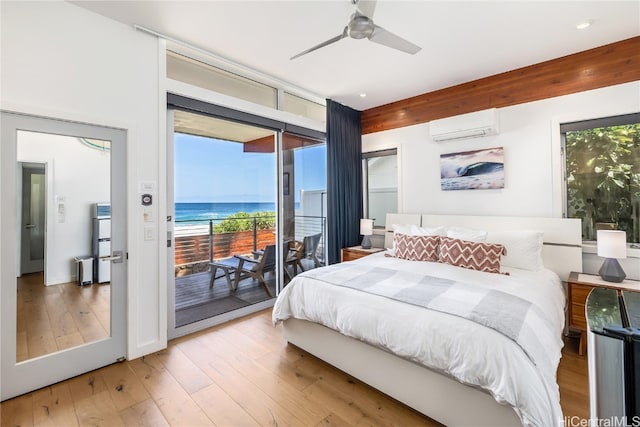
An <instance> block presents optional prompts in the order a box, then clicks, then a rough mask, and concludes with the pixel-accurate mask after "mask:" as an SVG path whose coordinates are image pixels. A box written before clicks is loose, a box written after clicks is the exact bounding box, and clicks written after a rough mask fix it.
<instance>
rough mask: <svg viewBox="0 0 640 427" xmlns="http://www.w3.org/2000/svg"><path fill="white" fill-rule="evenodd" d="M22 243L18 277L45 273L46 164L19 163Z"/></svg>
mask: <svg viewBox="0 0 640 427" xmlns="http://www.w3.org/2000/svg"><path fill="white" fill-rule="evenodd" d="M19 165H20V170H19V171H18V173H19V174H20V175H19V177H20V178H21V181H22V185H21V186H20V188H21V190H22V197H21V198H20V199H21V206H20V207H21V208H22V209H21V215H20V217H21V222H20V230H21V242H20V243H21V244H20V248H21V250H20V275H22V274H26V273H35V272H38V271H44V241H45V231H46V228H45V219H46V204H45V202H46V200H45V188H46V176H45V165H44V164H41V163H24V162H20V164H19Z"/></svg>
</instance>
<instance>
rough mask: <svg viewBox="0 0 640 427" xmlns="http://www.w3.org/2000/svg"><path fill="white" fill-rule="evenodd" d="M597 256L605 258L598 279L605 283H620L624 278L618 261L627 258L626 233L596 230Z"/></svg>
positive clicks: (624, 275)
mask: <svg viewBox="0 0 640 427" xmlns="http://www.w3.org/2000/svg"><path fill="white" fill-rule="evenodd" d="M597 239H598V256H601V257H603V258H605V260H604V262H603V263H602V267H600V271H598V274H600V277H602V280H605V281H607V282H617V283H619V282H622V281H623V280H624V279H625V277H627V276H626V274H624V270H623V269H622V267H621V266H620V263H619V262H618V259H623V258H626V257H627V233H626V232H624V231H621V230H598V235H597Z"/></svg>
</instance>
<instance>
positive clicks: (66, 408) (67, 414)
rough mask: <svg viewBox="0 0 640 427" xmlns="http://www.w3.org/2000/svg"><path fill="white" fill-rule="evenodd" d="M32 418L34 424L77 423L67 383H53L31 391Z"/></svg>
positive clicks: (67, 424) (71, 424) (70, 425)
mask: <svg viewBox="0 0 640 427" xmlns="http://www.w3.org/2000/svg"><path fill="white" fill-rule="evenodd" d="M33 418H34V425H36V426H42V427H45V426H47V427H48V426H51V427H53V426H68V427H73V426H77V425H79V423H78V417H77V416H76V410H75V406H74V404H73V398H72V397H71V390H70V389H69V385H68V384H65V383H62V384H54V385H52V386H50V387H45V388H43V389H40V390H37V391H35V392H33Z"/></svg>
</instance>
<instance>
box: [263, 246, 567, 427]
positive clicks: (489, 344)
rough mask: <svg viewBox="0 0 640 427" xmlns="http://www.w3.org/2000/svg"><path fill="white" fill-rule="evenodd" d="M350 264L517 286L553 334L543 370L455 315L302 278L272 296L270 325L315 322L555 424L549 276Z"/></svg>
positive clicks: (556, 295) (559, 308)
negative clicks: (535, 305)
mask: <svg viewBox="0 0 640 427" xmlns="http://www.w3.org/2000/svg"><path fill="white" fill-rule="evenodd" d="M352 263H362V264H365V263H366V264H371V265H375V266H379V267H384V268H396V269H401V270H404V271H410V272H415V273H417V274H429V275H431V276H436V277H447V278H450V279H454V280H458V281H461V282H465V283H468V284H477V285H478V286H483V287H487V286H488V287H490V288H493V289H501V288H502V289H504V287H509V289H511V290H512V289H517V294H519V295H521V296H523V297H525V298H527V299H532V300H534V301H538V302H539V305H540V306H541V307H543V310H544V311H545V316H546V317H547V318H548V319H549V321H550V324H551V325H552V326H551V327H552V328H553V329H554V330H555V334H554V336H555V337H557V339H556V340H555V341H554V342H552V343H550V344H549V347H550V348H547V349H546V350H547V352H548V357H549V359H550V360H551V363H550V366H547V367H546V368H545V367H544V366H536V365H534V363H533V362H532V361H531V360H530V359H529V357H528V356H527V355H526V353H525V352H524V351H523V350H522V349H521V348H520V347H519V346H518V344H516V343H515V342H514V341H512V340H511V339H509V338H507V337H505V336H504V335H502V334H500V333H499V332H497V331H495V330H493V329H490V328H487V327H485V326H481V325H479V324H476V323H473V322H471V321H469V320H466V319H463V318H461V317H457V316H452V315H449V314H445V313H441V312H438V311H432V310H427V309H425V308H423V307H419V306H415V305H411V304H406V303H403V302H399V301H396V300H393V299H389V298H384V297H380V296H377V295H373V294H369V293H365V292H361V291H358V290H355V289H351V288H347V287H342V286H334V285H330V284H327V283H325V282H323V281H319V280H316V279H312V278H309V277H305V274H301V275H298V276H296V278H294V280H292V281H291V283H289V285H287V287H285V288H284V290H283V291H282V292H281V293H280V295H279V296H278V299H277V301H276V304H275V306H274V309H273V321H274V323H278V322H280V321H283V320H286V319H288V318H290V317H294V318H298V319H303V320H308V321H312V322H315V323H320V324H322V325H324V326H327V327H329V328H331V329H333V330H336V331H339V332H341V333H342V334H344V335H347V336H350V337H354V338H357V339H360V340H363V341H365V342H368V343H370V344H372V345H375V346H378V347H381V348H384V349H386V350H388V351H390V352H392V353H394V354H396V355H398V356H401V357H404V358H407V359H409V360H412V361H415V362H417V363H420V364H422V365H424V366H427V367H429V368H431V369H434V370H437V371H439V372H442V373H445V374H447V375H450V376H452V377H454V378H456V379H457V380H459V381H460V382H462V383H465V384H468V385H472V386H476V387H480V388H482V389H484V390H487V391H488V392H490V393H491V394H492V395H493V396H494V398H495V399H496V400H497V401H498V402H500V403H503V404H509V405H510V406H512V407H513V408H514V410H515V411H516V413H517V414H518V416H519V417H520V419H521V420H522V422H523V424H524V425H531V426H545V427H546V426H553V425H560V424H561V422H562V411H561V408H560V398H559V391H558V386H557V384H556V382H555V378H556V371H557V366H558V362H559V360H560V354H561V353H560V352H561V349H562V339H561V336H562V330H563V326H564V304H565V298H564V292H563V290H562V285H561V282H560V279H559V278H558V277H557V275H555V273H553V272H551V271H549V270H540V271H525V270H517V269H507V270H508V271H509V272H510V273H511V275H510V276H505V275H499V274H492V273H484V272H478V271H474V270H467V269H463V268H459V267H453V266H450V265H446V264H439V263H431V262H424V261H405V260H401V259H397V258H392V257H385V256H384V255H383V254H382V253H378V254H374V255H370V256H368V257H364V258H361V259H359V260H356V261H352ZM316 271H317V270H316ZM545 370H546V372H545Z"/></svg>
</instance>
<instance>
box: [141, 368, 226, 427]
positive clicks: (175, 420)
mask: <svg viewBox="0 0 640 427" xmlns="http://www.w3.org/2000/svg"><path fill="white" fill-rule="evenodd" d="M147 359H151V363H149V361H148V360H147ZM153 359H154V358H153V357H150V358H147V357H145V358H139V359H136V360H133V361H131V362H129V364H130V366H131V369H132V370H133V372H134V373H135V374H136V377H137V378H138V379H139V380H140V382H141V383H142V384H143V385H144V387H145V389H146V390H147V391H148V392H149V394H150V395H151V396H152V397H153V400H154V401H155V403H156V405H157V406H158V409H160V411H161V412H162V415H163V416H164V417H165V418H166V419H167V421H168V422H169V424H171V425H194V426H210V425H213V423H212V422H211V420H209V418H208V417H207V416H206V415H205V413H204V412H203V411H202V410H201V409H200V407H199V406H198V405H197V404H196V403H195V402H194V401H193V399H191V396H190V395H189V393H187V392H186V391H185V390H184V389H183V388H182V387H181V386H180V383H179V382H178V381H176V379H175V378H174V377H173V376H172V375H171V373H170V372H169V371H168V370H166V369H165V368H164V367H160V366H159V365H161V363H160V362H158V361H157V358H155V359H156V360H155V361H154V360H153Z"/></svg>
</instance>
